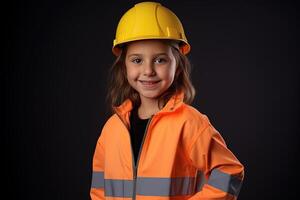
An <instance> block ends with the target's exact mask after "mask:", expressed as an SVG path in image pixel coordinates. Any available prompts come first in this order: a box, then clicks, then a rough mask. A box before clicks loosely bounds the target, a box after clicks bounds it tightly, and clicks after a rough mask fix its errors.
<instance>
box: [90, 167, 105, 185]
mask: <svg viewBox="0 0 300 200" xmlns="http://www.w3.org/2000/svg"><path fill="white" fill-rule="evenodd" d="M91 187H92V188H104V173H103V172H96V171H94V172H93V175H92V185H91Z"/></svg>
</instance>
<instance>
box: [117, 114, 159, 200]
mask: <svg viewBox="0 0 300 200" xmlns="http://www.w3.org/2000/svg"><path fill="white" fill-rule="evenodd" d="M117 116H118V117H119V118H120V120H121V122H122V123H123V124H124V126H125V127H126V129H127V130H128V134H129V138H130V140H129V142H130V148H131V155H132V169H133V194H132V197H133V200H135V199H136V179H137V170H138V169H137V168H138V164H139V160H140V154H141V150H142V148H143V145H144V141H145V138H146V135H147V132H148V127H149V125H150V122H151V121H152V118H153V116H152V117H151V118H150V119H149V120H148V122H147V125H146V128H145V131H144V136H143V140H142V144H141V146H140V149H139V154H138V157H137V162H136V163H135V159H134V152H133V148H132V143H131V136H130V130H129V129H128V127H127V125H126V123H125V122H124V121H123V120H122V117H121V116H119V115H118V114H117Z"/></svg>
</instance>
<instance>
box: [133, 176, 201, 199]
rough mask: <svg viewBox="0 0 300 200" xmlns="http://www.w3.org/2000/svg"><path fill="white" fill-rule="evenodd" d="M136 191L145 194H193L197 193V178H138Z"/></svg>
mask: <svg viewBox="0 0 300 200" xmlns="http://www.w3.org/2000/svg"><path fill="white" fill-rule="evenodd" d="M136 193H137V194H138V195H144V196H180V195H191V194H194V193H195V178H194V177H178V178H137V188H136Z"/></svg>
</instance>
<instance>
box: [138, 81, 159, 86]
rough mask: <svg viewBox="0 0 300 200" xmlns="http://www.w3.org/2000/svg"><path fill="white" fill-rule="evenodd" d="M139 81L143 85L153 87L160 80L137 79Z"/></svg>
mask: <svg viewBox="0 0 300 200" xmlns="http://www.w3.org/2000/svg"><path fill="white" fill-rule="evenodd" d="M139 82H140V83H141V84H142V85H143V86H144V87H153V86H155V85H156V84H157V83H159V82H160V81H143V80H139Z"/></svg>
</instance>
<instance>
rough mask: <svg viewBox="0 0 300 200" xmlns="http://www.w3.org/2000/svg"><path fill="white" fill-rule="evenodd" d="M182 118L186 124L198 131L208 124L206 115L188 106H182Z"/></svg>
mask: <svg viewBox="0 0 300 200" xmlns="http://www.w3.org/2000/svg"><path fill="white" fill-rule="evenodd" d="M182 117H183V118H184V119H185V121H186V123H188V124H190V125H192V126H196V127H198V128H200V129H201V128H203V127H206V126H208V125H209V124H210V121H209V118H208V116H207V115H206V114H204V113H202V112H200V111H199V110H198V109H196V108H195V107H193V106H191V105H188V104H183V105H182Z"/></svg>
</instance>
